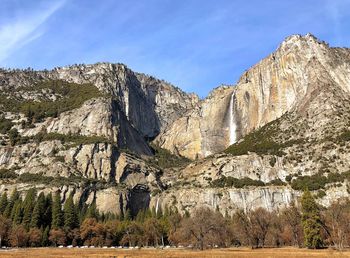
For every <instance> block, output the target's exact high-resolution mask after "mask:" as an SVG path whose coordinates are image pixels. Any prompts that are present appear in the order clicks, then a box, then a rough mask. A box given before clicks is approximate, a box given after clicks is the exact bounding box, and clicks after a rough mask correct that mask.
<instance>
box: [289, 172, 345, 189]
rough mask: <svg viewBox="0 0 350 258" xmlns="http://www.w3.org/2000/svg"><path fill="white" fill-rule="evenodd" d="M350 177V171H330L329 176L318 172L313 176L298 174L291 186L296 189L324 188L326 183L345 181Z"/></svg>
mask: <svg viewBox="0 0 350 258" xmlns="http://www.w3.org/2000/svg"><path fill="white" fill-rule="evenodd" d="M345 179H347V180H349V179H350V172H344V173H329V174H328V176H324V175H322V174H321V173H317V174H315V175H312V176H298V177H297V178H295V179H293V180H292V183H291V187H292V188H293V189H294V190H302V191H304V190H306V189H308V190H310V191H315V190H320V189H324V188H325V186H326V184H330V183H337V182H344V180H345Z"/></svg>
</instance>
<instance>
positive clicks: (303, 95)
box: [0, 35, 350, 215]
mask: <svg viewBox="0 0 350 258" xmlns="http://www.w3.org/2000/svg"><path fill="white" fill-rule="evenodd" d="M50 79H53V80H57V79H60V80H64V81H68V82H75V83H78V84H82V83H90V84H93V85H95V86H96V87H97V88H98V89H99V90H100V93H102V94H99V95H98V96H96V97H92V98H91V99H89V100H87V101H85V102H84V103H83V104H82V105H81V106H79V107H77V108H75V109H72V110H68V111H65V112H63V113H60V114H57V116H55V117H47V118H44V119H43V120H42V121H40V122H35V123H32V124H30V126H26V125H25V124H24V126H23V123H22V122H25V121H26V117H25V116H26V115H25V114H24V112H23V111H22V112H16V111H14V112H3V111H2V110H1V109H0V115H1V116H4V117H5V118H6V119H8V120H11V122H13V126H12V127H13V128H16V129H17V130H18V133H19V134H20V135H21V137H35V136H37V135H40V134H41V133H42V134H45V133H46V134H56V135H61V136H62V135H63V136H66V137H67V138H69V137H68V136H74V137H75V136H80V137H87V139H90V138H94V137H97V138H99V137H100V138H103V139H106V140H107V141H104V140H102V141H87V142H84V141H83V142H74V141H73V142H69V141H65V140H59V139H57V138H54V139H51V140H50V139H49V140H38V141H37V140H29V141H27V142H26V141H24V142H21V143H19V144H16V145H15V146H11V145H10V144H9V136H8V135H6V134H1V133H0V169H5V171H6V172H14V173H15V174H16V175H14V177H13V178H5V179H1V180H0V181H1V184H0V194H1V193H2V192H4V191H8V192H11V191H12V189H14V188H17V189H18V190H19V191H20V192H21V193H22V194H24V193H25V191H27V190H28V189H29V188H31V187H36V188H37V189H38V193H39V192H41V191H43V192H45V193H49V192H55V191H60V193H61V198H62V200H63V201H64V200H65V199H66V198H67V196H68V195H69V194H74V200H75V201H76V202H79V203H92V202H93V201H95V202H96V205H97V208H98V209H99V210H100V211H101V212H113V213H114V212H115V213H119V214H123V213H125V212H126V210H129V211H130V212H131V213H132V214H133V215H135V214H136V213H137V212H138V211H139V210H140V209H144V208H147V207H149V208H153V207H154V208H155V209H156V210H159V209H163V208H165V206H168V207H169V206H174V208H177V209H178V210H179V212H181V213H184V212H185V211H190V212H191V211H193V210H194V209H196V208H198V207H199V206H207V207H210V208H212V209H218V210H219V211H220V212H221V213H223V214H225V213H226V212H227V213H229V214H232V213H233V212H234V211H235V210H237V209H243V210H245V211H249V210H251V209H254V208H257V207H263V208H266V209H268V210H278V209H280V208H283V207H285V206H286V205H288V204H289V203H290V202H291V201H298V198H299V196H300V195H301V191H297V190H293V189H295V187H294V188H292V185H291V182H292V181H290V180H292V179H293V180H294V179H297V178H298V177H299V176H315V175H316V176H319V175H320V174H322V175H328V174H329V173H345V172H347V171H348V170H349V166H350V155H349V150H350V141H349V140H348V136H347V135H346V134H345V136H344V135H343V133H344V132H345V133H346V132H348V131H349V124H350V51H349V49H343V48H330V47H329V46H328V45H327V44H326V43H324V42H320V41H319V40H317V39H316V38H314V37H313V36H312V35H306V36H299V35H294V36H291V37H288V38H287V39H286V40H285V41H284V42H283V43H282V44H281V45H280V46H279V47H278V49H277V50H276V51H275V52H274V53H273V54H271V55H269V56H268V57H266V58H265V59H263V60H262V61H260V62H259V63H257V64H256V65H254V66H253V67H251V68H250V69H249V70H247V71H246V72H245V73H244V74H243V75H242V76H241V78H240V80H239V81H238V83H237V84H236V85H234V86H220V87H218V88H216V89H214V90H213V91H212V92H211V93H210V94H209V96H208V97H206V98H205V99H199V98H198V97H197V96H196V95H194V94H186V93H184V92H182V91H181V90H179V89H178V88H176V87H174V86H172V85H171V84H169V83H166V82H164V81H161V80H157V79H155V78H153V77H152V76H147V75H144V74H139V73H135V72H133V71H131V70H130V69H128V68H127V67H126V66H125V65H122V64H108V63H98V64H94V65H74V66H69V67H63V68H56V69H54V70H52V71H22V70H15V71H9V70H4V69H0V90H1V92H0V93H2V92H4V91H5V90H9V89H10V90H12V91H11V92H13V94H15V95H16V94H17V95H16V96H18V94H19V93H18V92H19V90H20V89H22V90H23V88H26V87H29V88H30V87H31V86H33V84H35V82H40V81H45V80H50ZM40 96H45V98H48V99H50V100H56V99H57V98H59V96H57V95H55V94H53V93H50V92H39V93H36V94H34V95H32V94H31V91H28V90H27V91H26V92H24V97H25V99H26V100H27V99H30V100H38V99H39V97H40ZM0 105H1V103H0ZM269 122H272V123H269ZM266 124H268V125H267V126H266V127H264V125H266ZM270 126H271V127H273V134H272V133H271V134H270V135H269V136H270V137H271V139H269V140H270V142H269V143H272V146H273V147H275V148H276V150H277V151H280V152H279V153H278V154H276V152H273V153H270V152H265V153H264V152H260V153H259V152H257V151H256V150H254V149H249V151H247V152H245V153H243V154H242V153H241V154H237V153H232V152H231V153H227V152H223V150H225V149H226V148H228V147H229V146H230V145H231V144H233V143H237V142H238V144H240V143H241V142H242V141H243V136H246V135H247V134H248V133H250V132H259V128H260V129H261V128H262V129H264V128H268V127H270ZM271 130H272V129H271ZM270 132H271V131H270ZM260 136H261V135H260ZM265 136H266V134H264V135H263V138H264V137H265ZM89 137H90V138H89ZM90 140H91V139H90ZM254 140H259V139H254ZM290 141H293V142H292V143H291V142H290ZM285 143H288V144H286V145H284V144H285ZM151 144H156V145H158V146H160V147H162V148H165V149H167V150H170V151H171V152H172V153H174V154H176V155H182V156H185V157H188V158H191V159H193V161H192V162H190V163H189V164H186V165H183V164H182V163H181V164H180V165H178V164H177V165H176V166H174V167H171V168H169V167H166V168H165V167H163V168H162V167H159V166H158V165H157V164H156V163H152V159H151V157H152V156H153V154H154V150H153V149H152V147H151ZM235 146H237V145H235ZM281 153H282V154H281ZM167 155H168V154H167ZM166 157H169V156H166ZM172 158H173V157H172ZM153 161H154V160H153ZM23 174H25V175H27V178H28V174H29V178H30V176H31V175H34V174H36V175H39V177H37V178H39V179H38V181H36V182H26V183H23V182H21V181H16V180H17V178H16V176H19V175H23ZM40 176H42V177H50V179H52V180H53V179H59V180H58V183H57V182H56V185H49V186H48V185H45V184H43V183H42V182H41V181H40ZM224 177H226V178H228V177H231V178H234V179H236V180H243V181H244V180H245V181H248V182H249V180H253V181H254V182H256V181H259V184H258V185H249V184H245V185H241V186H234V185H229V186H227V185H225V186H220V185H219V186H218V185H215V184H213V183H212V182H213V181H214V180H220V179H222V178H224ZM15 178H16V179H15ZM77 178H78V179H79V180H77ZM288 178H289V180H288ZM46 179H47V178H46ZM84 181H85V182H86V181H88V182H91V181H93V182H95V184H93V183H91V184H90V183H89V184H85V183H83V182H84ZM323 190H324V193H325V195H324V193H322V196H323V197H320V198H319V199H318V200H317V201H318V202H319V203H321V204H322V205H325V206H329V205H330V204H331V202H332V201H333V200H336V199H338V198H341V197H346V196H349V194H348V192H349V182H348V179H346V180H343V181H342V182H336V183H333V184H327V185H326V186H325V187H324V188H323ZM323 190H322V191H323ZM314 193H315V194H316V191H315V192H314Z"/></svg>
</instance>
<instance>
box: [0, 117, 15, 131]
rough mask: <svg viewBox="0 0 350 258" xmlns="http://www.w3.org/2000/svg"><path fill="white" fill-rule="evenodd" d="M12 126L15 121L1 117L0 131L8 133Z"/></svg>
mask: <svg viewBox="0 0 350 258" xmlns="http://www.w3.org/2000/svg"><path fill="white" fill-rule="evenodd" d="M12 126H13V123H12V122H11V121H10V120H8V119H6V118H4V117H0V133H2V134H7V132H8V131H10V130H11V128H12Z"/></svg>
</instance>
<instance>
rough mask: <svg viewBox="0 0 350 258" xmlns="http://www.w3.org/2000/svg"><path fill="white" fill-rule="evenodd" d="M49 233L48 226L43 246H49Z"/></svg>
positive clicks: (44, 234) (44, 232) (42, 242)
mask: <svg viewBox="0 0 350 258" xmlns="http://www.w3.org/2000/svg"><path fill="white" fill-rule="evenodd" d="M49 233H50V228H49V226H47V227H46V228H45V230H44V231H43V238H42V241H41V246H48V245H49Z"/></svg>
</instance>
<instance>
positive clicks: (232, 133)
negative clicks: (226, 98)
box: [229, 91, 237, 145]
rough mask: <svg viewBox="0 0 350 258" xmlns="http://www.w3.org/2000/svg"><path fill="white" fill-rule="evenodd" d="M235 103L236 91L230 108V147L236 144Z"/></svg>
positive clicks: (232, 96)
mask: <svg viewBox="0 0 350 258" xmlns="http://www.w3.org/2000/svg"><path fill="white" fill-rule="evenodd" d="M234 101H235V91H233V93H232V95H231V100H230V107H229V112H230V116H229V117H230V125H229V128H230V145H232V144H234V143H235V142H236V129H237V126H236V118H235V111H234V106H233V105H234Z"/></svg>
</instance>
